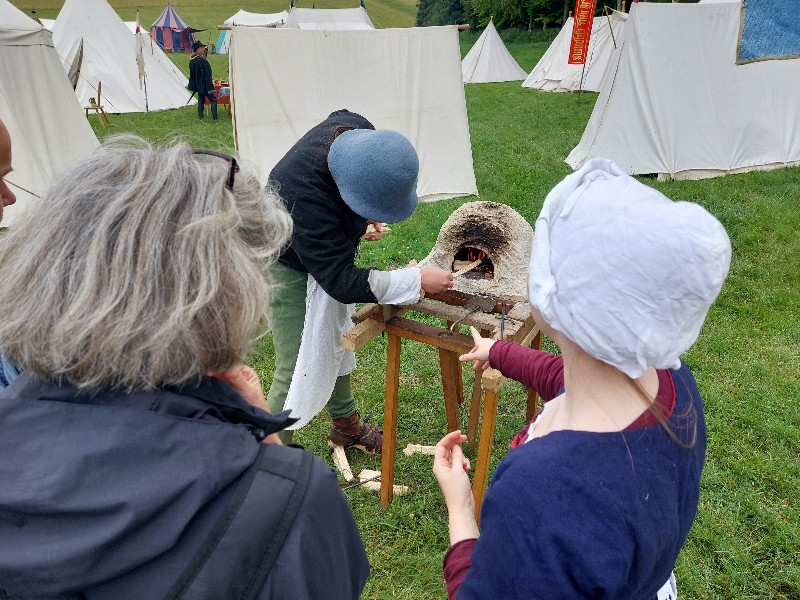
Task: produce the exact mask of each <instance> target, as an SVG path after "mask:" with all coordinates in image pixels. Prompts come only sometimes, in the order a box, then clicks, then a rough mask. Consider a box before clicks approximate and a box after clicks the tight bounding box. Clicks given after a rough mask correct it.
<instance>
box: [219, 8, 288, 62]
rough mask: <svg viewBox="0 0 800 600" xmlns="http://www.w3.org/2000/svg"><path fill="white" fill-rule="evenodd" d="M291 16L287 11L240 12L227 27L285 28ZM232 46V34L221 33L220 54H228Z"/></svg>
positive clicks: (227, 21) (225, 31) (228, 22)
mask: <svg viewBox="0 0 800 600" xmlns="http://www.w3.org/2000/svg"><path fill="white" fill-rule="evenodd" d="M288 16H289V13H288V12H287V11H285V10H284V11H281V12H279V13H251V12H247V11H246V10H240V11H239V12H237V13H236V14H235V15H233V16H232V17H230V18H228V19H226V20H225V25H239V26H240V27H283V25H284V24H285V23H286V19H287V17H288ZM230 45H231V32H230V31H229V30H222V31H220V35H219V39H218V40H217V48H216V51H217V53H218V54H227V53H228V49H229V48H230Z"/></svg>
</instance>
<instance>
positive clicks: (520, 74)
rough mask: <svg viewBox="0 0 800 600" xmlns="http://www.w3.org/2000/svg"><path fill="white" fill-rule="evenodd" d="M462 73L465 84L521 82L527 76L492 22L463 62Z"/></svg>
mask: <svg viewBox="0 0 800 600" xmlns="http://www.w3.org/2000/svg"><path fill="white" fill-rule="evenodd" d="M461 73H462V75H463V77H464V83H491V82H498V81H520V80H522V79H525V76H526V75H527V73H526V72H525V71H524V70H523V69H522V67H520V66H519V65H518V64H517V61H515V60H514V57H513V56H511V53H510V52H509V51H508V48H506V45H505V44H504V43H503V40H501V39H500V35H499V34H498V33H497V29H495V27H494V23H493V22H492V21H491V20H490V21H489V24H488V25H487V26H486V29H484V30H483V33H482V34H481V36H480V37H479V38H478V39H477V41H476V42H475V45H474V46H472V48H471V49H470V51H469V52H467V55H466V56H465V57H464V60H462V61H461Z"/></svg>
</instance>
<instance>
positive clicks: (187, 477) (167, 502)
mask: <svg viewBox="0 0 800 600" xmlns="http://www.w3.org/2000/svg"><path fill="white" fill-rule="evenodd" d="M291 421H292V420H291V419H287V414H286V413H281V414H279V415H274V416H273V415H269V414H268V413H266V412H264V411H260V410H258V409H256V408H254V407H252V406H250V405H249V404H247V403H246V402H245V401H244V400H243V399H242V398H241V397H240V396H239V395H238V394H236V393H235V392H234V391H233V390H232V389H231V388H230V387H228V386H227V384H225V383H223V382H221V381H219V380H216V379H211V378H203V380H202V381H201V382H199V383H198V384H197V385H194V386H189V387H185V388H183V389H159V390H156V391H154V392H140V393H132V394H127V393H123V392H101V393H95V394H88V393H85V392H79V391H78V390H77V389H76V388H74V387H72V386H69V385H56V384H50V383H44V382H41V381H38V380H35V379H33V378H31V377H29V376H28V375H24V374H23V375H22V376H20V378H19V379H17V380H16V381H15V382H14V383H13V384H12V385H11V386H9V387H8V388H7V389H6V390H4V391H3V392H1V393H0V540H2V545H3V547H4V548H5V549H6V550H5V551H3V552H1V553H0V588H2V589H6V590H8V591H9V592H11V591H13V592H14V593H15V594H19V595H21V596H23V597H31V596H56V595H62V594H68V593H72V592H74V591H76V590H82V589H87V588H91V587H93V586H96V585H98V584H101V583H103V582H107V581H109V580H111V579H113V578H115V577H118V576H120V575H121V574H123V573H126V572H129V571H131V570H132V569H134V568H136V567H138V566H140V565H143V564H145V563H147V562H149V561H151V560H152V559H154V558H156V557H158V556H159V555H161V554H163V553H164V552H166V551H167V550H168V549H170V548H172V547H173V546H174V545H175V544H176V542H177V540H178V538H179V537H180V536H181V534H182V533H183V532H184V530H186V528H187V527H188V525H189V523H190V521H192V519H193V518H194V517H195V515H196V514H197V513H198V512H199V511H200V510H201V509H202V508H203V507H204V506H206V505H208V503H209V502H211V501H212V500H213V499H214V498H216V497H217V496H218V495H219V494H220V493H221V492H222V491H223V490H224V489H225V488H226V486H228V485H230V484H231V483H233V482H234V481H236V480H237V479H238V478H239V477H240V476H241V475H242V474H243V473H244V471H246V470H247V468H248V467H250V465H251V464H252V463H253V461H254V460H255V457H256V454H257V452H258V449H259V439H260V438H261V437H263V435H264V434H266V433H270V432H272V431H277V430H280V429H282V428H283V427H285V425H286V424H288V423H290V422H291Z"/></svg>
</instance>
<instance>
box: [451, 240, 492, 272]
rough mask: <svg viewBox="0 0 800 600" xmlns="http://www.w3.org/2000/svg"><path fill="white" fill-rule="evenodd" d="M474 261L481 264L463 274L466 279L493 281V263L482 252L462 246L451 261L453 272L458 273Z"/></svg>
mask: <svg viewBox="0 0 800 600" xmlns="http://www.w3.org/2000/svg"><path fill="white" fill-rule="evenodd" d="M476 260H480V261H481V262H480V263H479V264H478V265H476V266H474V267H472V269H470V270H469V271H467V272H466V273H464V277H465V278H466V279H494V263H493V262H492V259H491V258H489V255H488V254H486V252H484V251H483V250H479V249H478V248H473V247H471V246H462V247H461V249H460V250H459V251H458V252H456V255H455V258H454V259H453V271H460V270H461V269H464V268H466V267H468V266H469V265H470V264H471V263H473V262H475V261H476Z"/></svg>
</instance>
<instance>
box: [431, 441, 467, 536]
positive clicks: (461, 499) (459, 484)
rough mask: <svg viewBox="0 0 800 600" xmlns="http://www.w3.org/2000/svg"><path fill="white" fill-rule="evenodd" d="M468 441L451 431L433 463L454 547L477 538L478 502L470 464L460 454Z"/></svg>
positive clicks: (442, 442) (437, 448) (440, 442)
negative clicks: (476, 503)
mask: <svg viewBox="0 0 800 600" xmlns="http://www.w3.org/2000/svg"><path fill="white" fill-rule="evenodd" d="M466 439H467V436H465V435H463V434H462V433H461V431H459V430H457V431H451V432H450V433H448V434H447V435H446V436H444V437H443V438H442V439H441V440H440V441H439V443H438V444H436V454H435V455H434V460H433V474H434V475H435V476H436V481H438V482H439V487H440V488H441V489H442V493H443V494H444V500H445V503H446V504H447V511H448V514H449V524H450V543H451V544H455V543H456V542H458V541H461V540H465V539H469V538H476V537H478V524H477V523H476V522H475V500H474V499H473V497H472V487H471V486H470V483H469V477H468V476H467V471H468V470H469V468H470V464H469V459H468V458H466V457H465V456H464V453H463V452H462V450H461V444H463V443H464V442H465V441H466Z"/></svg>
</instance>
